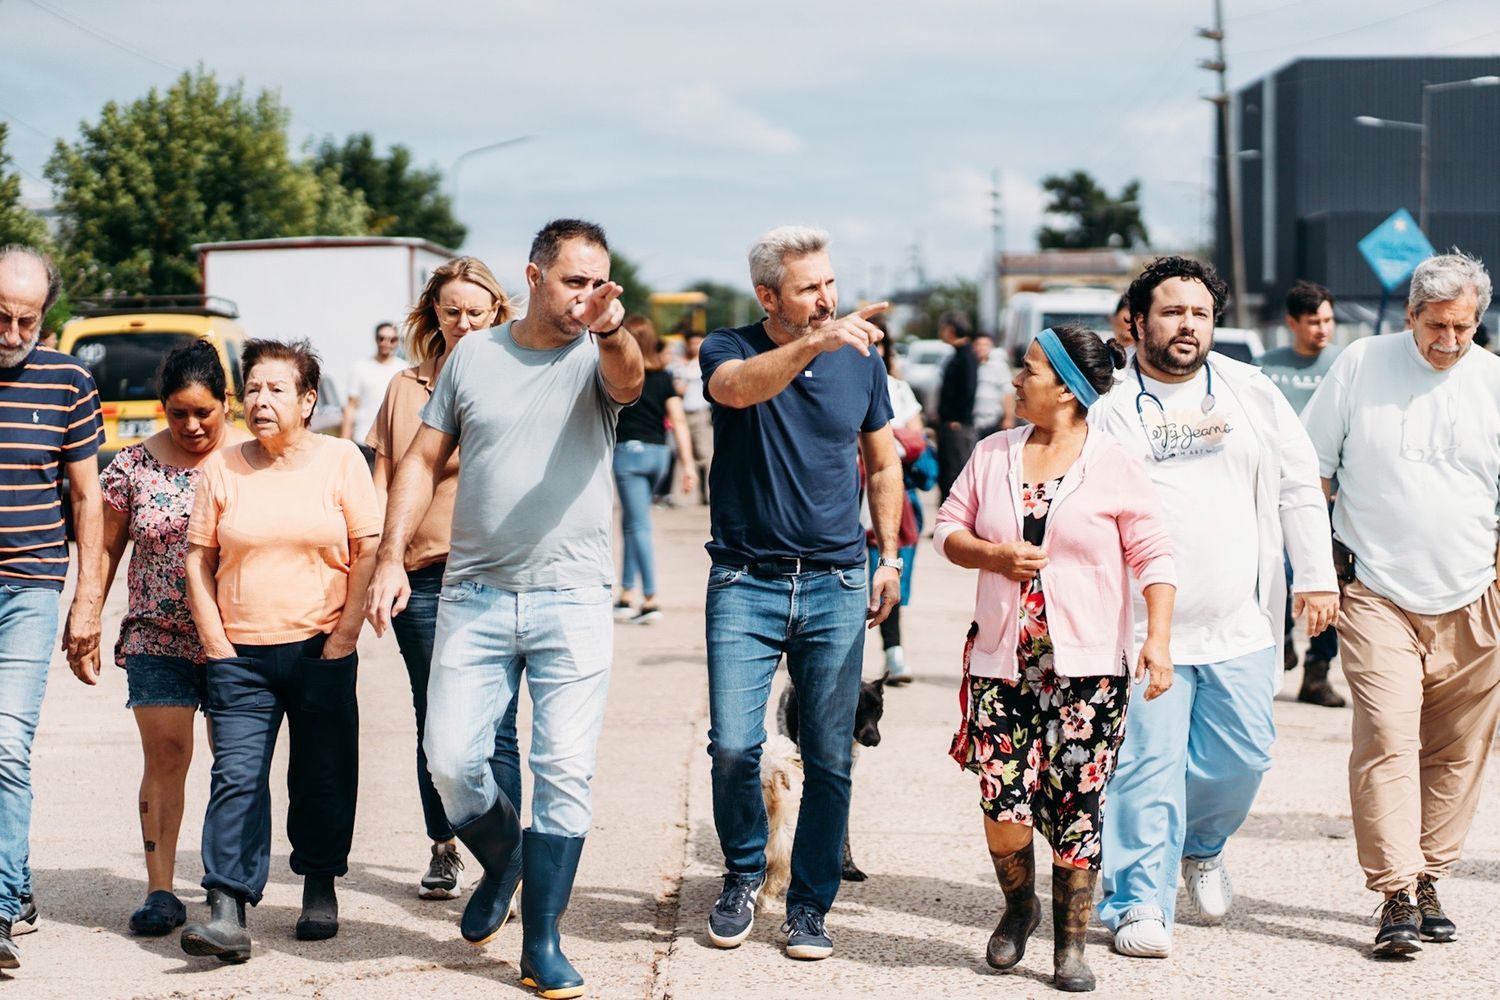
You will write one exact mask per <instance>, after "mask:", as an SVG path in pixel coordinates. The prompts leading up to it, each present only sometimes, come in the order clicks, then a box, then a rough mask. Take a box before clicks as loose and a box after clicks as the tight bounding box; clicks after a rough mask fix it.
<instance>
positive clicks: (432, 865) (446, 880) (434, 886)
mask: <svg viewBox="0 0 1500 1000" xmlns="http://www.w3.org/2000/svg"><path fill="white" fill-rule="evenodd" d="M463 894H464V859H463V857H462V855H460V854H459V853H458V848H456V847H454V846H453V845H452V844H433V845H432V860H431V861H429V862H428V863H427V871H426V873H425V874H424V875H423V876H422V883H421V885H419V886H417V895H418V896H421V897H422V898H423V899H457V898H458V897H459V896H462V895H463Z"/></svg>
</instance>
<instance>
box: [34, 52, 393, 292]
mask: <svg viewBox="0 0 1500 1000" xmlns="http://www.w3.org/2000/svg"><path fill="white" fill-rule="evenodd" d="M288 118H289V112H288V111H287V110H286V108H285V107H283V106H282V104H281V102H280V100H279V98H278V97H277V96H276V95H275V94H274V93H271V92H270V91H262V92H260V93H259V94H257V95H256V96H255V97H253V98H251V97H249V96H247V95H246V93H245V90H244V85H243V84H242V83H236V84H235V85H234V86H232V87H228V88H224V87H221V86H220V85H219V83H218V81H217V80H215V79H214V76H213V74H212V73H208V72H205V71H204V70H202V69H201V68H200V69H199V70H197V71H196V72H191V73H184V74H183V75H182V76H181V77H179V78H178V79H177V80H176V82H174V83H173V84H172V86H171V87H170V88H168V89H167V91H166V92H165V93H161V92H158V91H157V90H156V89H154V88H153V89H152V90H151V92H150V93H148V94H147V95H146V96H145V97H143V98H141V99H139V100H137V101H134V102H132V103H130V104H126V105H119V104H116V103H115V102H113V101H111V102H109V103H108V104H106V105H105V106H104V109H103V110H102V111H101V112H100V115H99V120H98V121H97V122H95V123H93V124H89V123H87V122H85V123H83V124H82V125H81V126H80V135H79V138H78V141H77V142H74V143H71V144H69V143H64V142H59V143H58V144H57V148H56V149H55V150H54V152H53V154H52V157H51V159H49V160H48V161H47V168H46V172H47V177H48V179H49V180H51V181H52V183H53V186H54V189H55V190H56V192H57V206H58V211H59V214H60V215H61V222H62V232H61V236H62V244H63V249H64V257H65V264H66V267H67V274H66V278H67V280H68V285H69V287H70V289H71V290H73V291H74V292H75V293H79V292H82V293H88V294H100V293H106V292H119V293H126V294H130V293H148V292H149V293H187V292H193V291H196V290H197V288H198V265H197V260H196V259H195V258H194V256H193V253H192V250H191V247H192V245H193V244H194V243H202V242H211V241H217V240H240V239H262V238H268V237H276V236H305V235H311V234H314V233H320V234H324V235H335V236H336V235H361V234H364V233H367V232H369V228H368V225H367V221H366V220H367V218H368V216H369V208H368V206H366V205H365V203H364V197H363V195H361V194H359V193H358V192H349V191H347V190H345V189H344V188H343V187H342V186H341V185H340V183H339V181H338V177H337V175H336V174H335V173H334V172H333V171H328V170H322V171H320V170H318V169H317V168H316V167H315V166H314V165H313V164H312V163H309V162H299V161H296V160H293V159H292V157H291V156H290V154H289V153H288V148H287V136H286V125H287V121H288Z"/></svg>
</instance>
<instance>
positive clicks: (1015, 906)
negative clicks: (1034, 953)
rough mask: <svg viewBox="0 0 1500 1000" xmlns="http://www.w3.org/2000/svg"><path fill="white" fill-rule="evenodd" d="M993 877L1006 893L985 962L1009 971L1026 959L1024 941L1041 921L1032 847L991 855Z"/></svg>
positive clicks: (985, 955)
mask: <svg viewBox="0 0 1500 1000" xmlns="http://www.w3.org/2000/svg"><path fill="white" fill-rule="evenodd" d="M990 860H991V861H992V862H994V864H995V877H996V878H997V879H998V880H999V881H1000V888H1001V890H1002V891H1004V893H1005V913H1004V915H1003V916H1001V918H1000V923H999V924H998V925H997V926H996V927H995V933H993V934H991V935H990V943H989V947H988V948H986V949H985V952H984V960H985V961H986V962H989V963H990V965H991V967H993V968H996V969H1012V968H1015V966H1016V965H1017V964H1019V963H1020V961H1021V959H1022V958H1023V957H1025V955H1026V940H1027V938H1029V937H1031V932H1032V931H1034V930H1036V925H1037V924H1039V923H1040V922H1041V920H1042V904H1041V903H1040V902H1039V901H1038V900H1037V898H1036V856H1035V854H1034V852H1033V851H1032V845H1031V844H1030V843H1028V844H1027V845H1026V846H1025V847H1023V848H1021V849H1020V850H1019V851H1016V852H1015V853H1014V854H996V853H995V852H993V851H991V852H990Z"/></svg>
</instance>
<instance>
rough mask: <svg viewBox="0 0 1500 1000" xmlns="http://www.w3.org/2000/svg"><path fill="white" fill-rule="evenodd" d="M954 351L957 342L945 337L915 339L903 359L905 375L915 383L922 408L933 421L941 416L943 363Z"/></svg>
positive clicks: (910, 382) (904, 376)
mask: <svg viewBox="0 0 1500 1000" xmlns="http://www.w3.org/2000/svg"><path fill="white" fill-rule="evenodd" d="M952 353H953V345H952V344H945V343H943V342H942V341H941V340H914V341H911V346H910V347H908V348H907V350H906V358H905V360H903V361H902V362H901V377H902V378H904V379H906V384H907V385H909V386H911V391H912V392H913V393H915V394H916V397H917V402H919V403H921V404H922V412H923V413H924V414H926V416H927V420H928V422H929V423H930V422H931V421H933V420H936V419H937V398H938V388H939V387H940V386H941V385H942V384H943V365H945V364H947V362H948V356H949V355H951V354H952Z"/></svg>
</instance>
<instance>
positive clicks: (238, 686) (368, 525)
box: [182, 340, 380, 962]
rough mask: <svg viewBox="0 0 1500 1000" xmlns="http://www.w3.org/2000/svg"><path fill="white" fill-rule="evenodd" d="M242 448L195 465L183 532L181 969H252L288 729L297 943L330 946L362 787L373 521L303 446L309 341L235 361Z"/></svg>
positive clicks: (356, 478) (359, 473)
mask: <svg viewBox="0 0 1500 1000" xmlns="http://www.w3.org/2000/svg"><path fill="white" fill-rule="evenodd" d="M242 357H243V364H244V366H245V415H246V418H247V420H248V421H249V423H250V432H251V433H252V434H254V435H255V437H254V440H251V441H247V442H246V443H244V444H242V445H239V446H237V447H231V448H224V449H221V450H220V451H218V452H217V453H215V454H214V456H213V457H212V458H211V459H209V460H208V461H207V462H205V463H204V465H203V472H202V476H201V477H200V479H199V483H198V490H197V495H196V497H195V498H194V503H193V515H192V518H191V519H190V520H189V521H188V531H187V538H188V544H189V545H190V546H191V548H189V550H188V555H187V577H188V603H189V605H190V606H191V608H192V612H193V620H194V621H195V622H196V623H197V626H198V636H199V638H200V639H201V640H202V642H203V649H204V653H205V655H206V656H207V660H208V665H207V672H206V674H207V677H206V679H207V702H208V716H209V719H210V720H211V721H212V723H213V732H214V740H213V749H214V766H213V779H212V786H211V788H210V791H209V801H208V812H207V814H206V815H205V816H204V820H203V870H204V876H203V887H204V888H205V889H207V890H208V903H209V907H210V909H211V911H212V915H211V918H210V919H209V920H208V921H206V922H204V923H195V924H189V925H188V926H187V927H185V928H183V931H182V948H183V950H184V951H186V952H187V953H188V954H190V955H212V956H214V957H217V958H219V959H220V960H221V961H225V962H243V961H245V960H246V959H248V958H249V957H250V933H249V931H248V930H246V928H245V904H246V903H249V904H251V905H252V906H253V905H255V904H256V903H259V902H260V898H261V893H262V892H263V891H264V889H265V886H266V879H267V877H268V875H269V871H270V864H271V793H270V781H269V778H270V771H271V755H272V753H273V752H274V751H275V748H276V734H277V731H278V730H279V729H280V728H281V719H282V716H283V715H285V716H286V719H287V725H288V728H289V730H290V735H291V760H290V761H289V762H288V767H287V797H288V803H287V822H286V826H287V836H288V839H290V840H291V842H292V856H291V868H292V871H294V872H296V873H297V874H299V875H301V876H302V877H303V889H302V915H301V917H300V918H299V919H298V920H297V937H298V938H299V939H302V940H320V939H323V938H329V937H332V936H333V935H334V934H336V933H338V900H337V899H336V897H335V896H334V890H333V880H334V879H335V878H336V877H337V876H340V875H343V874H345V873H346V872H347V871H348V870H349V866H348V859H349V845H350V842H351V840H352V839H353V836H354V803H355V793H356V790H357V787H358V781H359V706H358V704H357V703H356V701H355V675H356V671H357V669H358V668H357V662H358V658H357V657H356V655H355V643H356V641H357V640H358V639H359V631H360V626H361V624H362V623H363V621H364V618H363V614H362V612H363V609H364V600H365V590H366V588H367V587H368V586H369V582H370V575H371V573H372V572H373V571H374V568H375V565H374V564H375V549H376V546H377V545H378V544H379V541H380V508H379V506H378V505H377V503H376V500H375V487H374V485H373V484H372V483H371V482H370V474H369V471H368V468H367V466H366V465H365V459H364V456H363V455H361V454H360V452H359V449H358V448H356V447H355V446H354V443H353V442H352V441H344V440H341V439H338V438H332V437H325V436H323V435H319V434H314V433H313V432H312V431H310V430H309V429H308V426H307V425H308V423H309V422H310V421H311V418H312V411H313V406H314V404H315V403H316V402H317V398H318V392H317V386H318V378H319V374H320V372H319V367H320V366H319V362H318V356H317V355H316V354H315V353H313V350H312V348H311V347H310V346H309V345H308V344H307V342H306V341H301V342H298V343H293V344H284V343H280V342H278V341H274V340H251V341H248V342H247V343H246V344H245V349H244V353H243V355H242Z"/></svg>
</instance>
